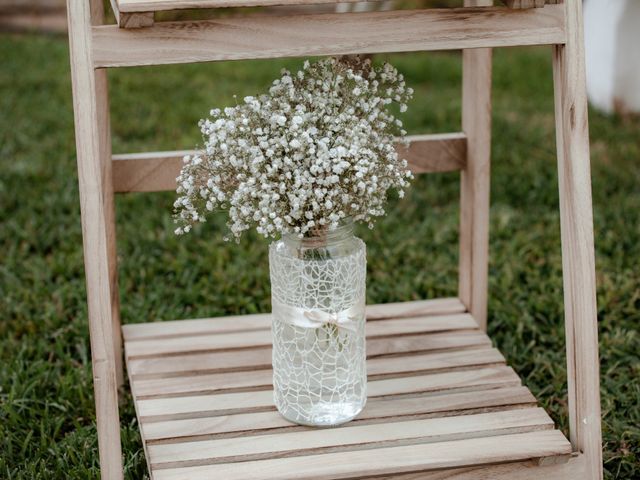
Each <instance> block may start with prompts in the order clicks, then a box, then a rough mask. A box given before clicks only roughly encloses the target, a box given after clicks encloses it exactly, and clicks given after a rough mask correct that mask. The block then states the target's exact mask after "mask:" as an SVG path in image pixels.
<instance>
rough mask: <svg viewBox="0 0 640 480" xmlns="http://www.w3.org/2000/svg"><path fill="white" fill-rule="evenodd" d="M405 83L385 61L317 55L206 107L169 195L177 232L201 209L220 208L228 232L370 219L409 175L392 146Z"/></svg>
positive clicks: (202, 215)
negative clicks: (264, 84) (239, 98)
mask: <svg viewBox="0 0 640 480" xmlns="http://www.w3.org/2000/svg"><path fill="white" fill-rule="evenodd" d="M412 93H413V91H412V90H411V89H410V88H407V87H406V85H405V83H404V79H403V77H402V75H400V74H399V73H398V72H397V71H396V70H395V69H394V68H393V67H392V66H391V65H388V64H385V65H383V66H382V67H380V68H375V69H374V68H372V67H371V65H370V62H368V61H365V62H359V63H358V62H351V61H350V63H346V62H344V63H343V62H341V61H338V60H335V59H325V60H321V61H319V62H316V63H313V64H311V63H309V62H305V63H304V67H303V70H301V71H300V72H297V73H296V74H295V75H292V74H290V73H289V72H287V71H286V70H285V71H283V72H282V75H281V78H279V79H277V80H275V81H274V82H273V83H272V85H271V87H270V88H269V90H268V93H266V94H263V95H260V96H247V97H245V98H244V103H240V104H238V105H237V106H235V107H227V108H225V109H224V110H222V111H221V110H220V109H213V110H211V117H210V118H209V119H205V120H202V121H201V122H200V123H199V125H200V128H201V131H202V134H203V137H204V146H203V151H202V152H200V153H199V154H196V155H191V156H186V157H185V158H184V165H183V168H182V171H181V172H180V175H179V176H178V178H177V185H178V187H177V189H176V192H177V194H178V198H177V199H176V201H175V203H174V209H175V218H176V222H177V223H178V224H179V225H178V228H177V229H176V230H175V233H176V234H177V235H181V234H184V233H188V232H189V231H190V229H191V227H192V225H193V224H194V223H196V222H204V221H205V220H206V213H207V212H209V211H212V210H217V209H227V210H228V212H229V221H228V225H229V230H230V232H231V236H232V237H235V238H236V239H238V238H239V237H240V236H241V235H242V233H243V232H245V231H246V230H248V229H249V228H252V227H253V228H255V229H256V231H257V232H258V233H259V234H261V235H264V236H265V237H275V236H277V235H279V234H282V233H285V232H293V233H296V234H298V235H304V234H305V233H306V232H308V231H309V230H310V229H314V228H318V227H322V228H329V229H331V228H335V227H336V226H337V225H338V222H339V221H340V220H341V219H343V218H345V217H352V218H353V219H354V220H355V221H362V222H365V223H367V224H369V225H372V224H373V222H374V221H375V218H376V217H379V216H381V215H384V214H385V211H384V205H385V202H386V197H387V190H389V189H395V190H397V191H398V196H400V197H402V196H403V195H404V189H405V188H406V187H407V186H408V182H409V180H411V179H412V178H413V177H412V175H411V172H410V171H409V170H408V167H407V162H406V161H404V160H403V159H401V158H399V157H398V154H397V152H396V150H395V148H394V143H395V141H396V135H398V136H399V137H403V136H404V135H405V134H406V132H405V131H404V130H401V128H402V123H401V122H400V120H399V119H397V118H396V117H395V116H394V115H393V114H392V113H390V112H389V111H388V110H387V107H386V106H387V105H389V104H391V103H394V102H397V103H398V104H399V109H400V111H401V112H404V111H406V109H407V105H406V102H407V101H408V100H409V99H410V97H411V94H412Z"/></svg>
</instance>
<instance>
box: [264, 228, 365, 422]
mask: <svg viewBox="0 0 640 480" xmlns="http://www.w3.org/2000/svg"><path fill="white" fill-rule="evenodd" d="M269 266H270V272H271V299H272V311H273V322H272V335H273V390H274V400H275V404H276V407H277V408H278V410H279V411H280V413H281V414H282V415H283V416H284V417H285V418H287V419H288V420H290V421H292V422H296V423H300V424H303V425H312V426H332V425H339V424H341V423H345V422H348V421H349V420H351V419H353V418H354V417H355V416H356V415H358V413H360V412H361V411H362V409H363V408H364V405H365V403H366V398H367V389H366V381H367V373H366V356H365V283H366V270H367V267H366V247H365V244H364V242H363V241H362V240H360V239H359V238H357V237H355V236H354V234H353V223H352V222H345V223H344V224H341V225H340V226H338V228H336V229H334V230H331V231H326V230H325V231H320V232H314V234H313V235H308V236H305V237H303V238H299V237H298V236H297V235H295V234H290V235H284V236H283V238H282V239H281V240H279V241H276V242H274V243H272V244H271V246H270V248H269Z"/></svg>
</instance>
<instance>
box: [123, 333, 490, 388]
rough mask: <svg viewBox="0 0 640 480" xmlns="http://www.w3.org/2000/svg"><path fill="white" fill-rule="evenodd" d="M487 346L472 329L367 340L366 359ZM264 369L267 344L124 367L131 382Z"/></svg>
mask: <svg viewBox="0 0 640 480" xmlns="http://www.w3.org/2000/svg"><path fill="white" fill-rule="evenodd" d="M490 345H491V340H490V339H489V337H487V336H486V334H484V333H483V332H478V331H476V330H462V331H453V332H442V333H430V334H429V335H424V334H419V335H403V336H400V337H388V338H384V337H383V338H369V339H368V340H367V357H368V358H375V357H381V356H383V355H396V354H399V353H415V352H426V351H434V350H435V351H444V350H451V349H453V350H459V349H464V348H477V347H481V346H485V347H488V346H490ZM265 368H271V346H270V345H268V346H264V347H258V348H254V349H248V350H247V349H243V350H232V351H224V352H204V353H202V352H200V353H194V354H189V353H186V354H182V355H175V356H171V357H156V358H138V359H130V360H129V361H128V364H127V370H128V372H129V376H130V377H131V378H133V379H142V378H167V377H171V376H182V375H189V374H196V373H197V374H202V373H215V372H231V371H234V372H238V371H243V370H255V369H265Z"/></svg>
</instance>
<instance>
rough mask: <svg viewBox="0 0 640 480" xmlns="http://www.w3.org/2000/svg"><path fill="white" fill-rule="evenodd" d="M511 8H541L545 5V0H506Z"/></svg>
mask: <svg viewBox="0 0 640 480" xmlns="http://www.w3.org/2000/svg"><path fill="white" fill-rule="evenodd" d="M504 3H505V4H506V5H507V7H509V8H541V7H544V5H545V0H504Z"/></svg>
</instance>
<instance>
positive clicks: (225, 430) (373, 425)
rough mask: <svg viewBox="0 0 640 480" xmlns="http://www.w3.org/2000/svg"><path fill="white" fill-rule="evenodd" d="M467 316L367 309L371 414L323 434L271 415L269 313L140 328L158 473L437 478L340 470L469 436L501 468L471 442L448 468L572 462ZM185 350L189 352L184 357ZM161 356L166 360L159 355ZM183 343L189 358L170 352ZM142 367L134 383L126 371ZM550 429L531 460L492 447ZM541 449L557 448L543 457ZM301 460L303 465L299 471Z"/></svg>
mask: <svg viewBox="0 0 640 480" xmlns="http://www.w3.org/2000/svg"><path fill="white" fill-rule="evenodd" d="M461 310H464V307H463V306H462V304H461V303H460V301H459V300H457V299H440V300H431V301H417V302H407V303H404V304H403V303H395V304H383V305H372V306H369V307H367V314H368V316H370V317H372V320H370V321H368V322H367V328H368V338H367V342H368V343H367V348H368V350H369V351H368V358H367V372H368V376H369V382H368V387H367V390H368V401H367V405H366V407H365V409H364V410H363V412H361V414H360V415H359V416H358V417H357V418H356V419H355V420H353V421H352V422H350V423H349V424H347V425H345V426H342V427H339V428H336V429H320V430H319V429H314V428H310V427H304V426H301V425H296V424H293V423H291V422H289V421H287V420H285V419H284V418H283V417H282V416H280V414H279V413H278V412H277V411H276V410H275V407H274V405H273V392H272V390H271V381H272V372H271V370H270V368H269V367H270V365H269V356H270V355H269V354H270V346H269V344H268V342H266V344H263V343H262V340H260V338H263V337H265V336H266V337H267V339H268V330H267V328H268V322H269V316H268V315H247V316H235V317H230V318H227V319H225V318H222V319H205V320H190V321H187V323H186V324H185V325H180V324H179V323H176V322H166V326H167V332H164V333H163V332H162V330H161V328H162V326H163V325H165V323H162V322H160V323H152V324H148V325H138V326H136V328H135V329H133V330H129V331H128V332H127V334H126V337H125V342H126V350H127V352H130V351H131V350H132V348H131V347H132V346H134V347H135V348H133V350H134V351H136V353H141V352H144V353H147V354H149V357H148V358H147V357H146V356H142V357H136V356H135V355H134V356H133V357H132V356H131V355H129V356H128V357H127V362H128V369H129V374H130V383H131V385H132V392H133V394H134V402H135V405H136V412H137V416H138V420H139V423H140V428H141V433H142V435H143V438H144V439H145V448H146V451H147V452H148V459H149V461H150V464H151V471H152V472H153V478H155V479H157V478H163V475H167V477H166V478H189V479H191V478H194V479H197V478H225V479H226V478H231V479H233V478H252V479H253V478H264V479H271V480H275V479H278V480H280V479H282V478H287V476H286V474H285V476H284V477H283V476H282V475H283V472H287V471H288V472H295V473H291V475H295V477H291V478H306V477H307V476H308V478H317V479H320V478H332V479H333V478H355V477H357V478H361V477H364V476H365V475H373V474H374V473H375V474H376V475H386V474H387V473H389V474H390V473H391V472H394V475H401V474H402V472H408V471H415V470H419V471H421V472H423V473H424V472H425V471H427V472H430V473H433V472H436V471H438V469H439V468H441V467H437V466H434V464H432V463H431V460H430V461H429V462H428V463H427V464H425V465H423V466H421V467H419V468H414V467H413V465H412V464H411V463H409V464H406V463H405V462H404V460H403V461H399V464H402V465H403V466H400V467H397V466H395V464H393V465H394V466H392V467H389V470H388V471H387V470H385V469H384V468H386V467H383V468H381V467H380V465H375V466H374V465H373V464H372V466H371V470H369V471H366V470H365V471H362V472H360V471H359V470H358V471H357V472H358V473H357V474H356V473H354V472H355V470H354V471H346V470H344V471H343V470H342V467H341V464H340V459H341V458H342V457H341V455H349V458H351V456H352V455H353V456H355V458H362V461H363V462H364V456H365V455H369V456H370V461H371V462H373V461H375V460H374V459H375V458H378V457H376V455H374V452H375V453H376V454H385V452H386V451H387V450H389V451H388V452H386V453H395V450H394V451H393V452H391V451H390V449H395V448H398V449H411V448H412V447H416V448H417V450H411V451H412V452H413V454H414V456H413V457H411V458H414V459H416V458H420V456H424V455H429V454H430V453H427V452H431V450H430V449H428V448H427V447H431V448H434V449H435V450H434V452H437V453H433V455H435V456H434V457H433V458H434V459H435V458H436V457H437V456H439V455H440V452H441V451H440V448H441V446H443V445H446V449H447V450H450V449H451V446H452V444H451V443H450V442H453V441H455V442H456V445H462V444H461V443H457V442H470V441H473V440H482V445H485V446H487V448H488V446H489V445H492V446H493V447H494V448H495V452H494V454H495V455H498V456H502V457H500V458H504V459H505V460H492V459H489V458H488V457H482V458H481V457H478V456H477V455H476V454H477V450H476V449H475V448H474V447H473V445H475V444H469V447H470V448H471V451H469V450H467V449H465V450H464V451H463V453H461V454H459V455H458V456H457V460H455V462H454V460H453V459H452V460H451V461H452V462H454V463H455V464H452V465H451V468H456V469H460V468H463V467H464V466H466V465H477V463H478V462H479V463H480V464H482V465H483V466H485V467H487V468H488V469H489V471H490V469H491V468H492V467H491V466H490V464H493V463H495V462H496V461H497V462H500V461H509V462H514V461H522V460H524V461H528V460H530V459H535V461H536V468H551V467H550V466H549V467H547V466H545V467H542V466H540V465H542V464H546V465H551V466H553V467H554V468H555V467H556V466H557V465H558V464H559V463H560V462H564V461H566V460H567V458H568V455H569V453H570V450H571V447H570V444H569V442H568V441H567V440H566V439H565V438H564V437H563V436H562V434H561V433H560V432H558V431H554V430H552V429H553V422H552V420H551V419H550V418H549V417H548V415H547V414H546V413H545V412H544V411H543V410H542V409H539V408H536V405H535V403H536V401H535V398H534V397H533V396H532V395H531V392H529V390H528V389H527V388H526V387H523V386H522V385H521V382H520V379H519V378H518V376H517V375H516V374H515V372H514V371H513V370H512V369H511V368H509V367H507V366H506V365H505V364H504V363H505V360H504V357H503V356H502V355H501V354H500V352H498V351H497V350H496V349H493V348H491V346H490V340H489V338H488V337H487V336H486V333H484V332H482V331H480V330H479V329H478V328H477V325H476V324H475V322H474V321H473V319H472V318H471V317H470V315H468V314H467V313H460V311H461ZM445 312H446V313H445ZM404 315H407V316H404ZM208 324H211V325H208ZM147 327H148V328H149V330H148V331H145V330H146V328H147ZM441 328H444V330H440V329H441ZM232 329H233V330H232ZM416 329H418V330H416ZM252 335H253V336H254V337H252ZM238 336H244V337H245V338H248V339H250V340H249V341H246V340H245V341H240V340H239V338H240V337H238ZM205 337H206V338H205ZM456 337H459V338H458V340H456V339H455V338H456ZM199 342H203V343H202V344H200V343H199ZM256 342H258V344H256ZM372 342H373V343H372ZM200 345H202V347H201V346H200ZM230 345H243V346H242V347H241V348H240V349H233V348H231V349H229V348H228V347H229V346H230ZM142 346H144V350H139V349H140V348H141V347H142ZM187 346H190V347H191V348H193V351H188V350H184V351H182V349H186V348H187ZM158 348H159V349H160V350H161V352H162V353H158V354H156V355H154V354H153V353H152V352H153V350H154V349H158ZM176 348H177V349H178V350H180V351H181V353H178V354H173V353H171V352H174V351H175V349H176ZM200 348H206V350H199V349H200ZM145 362H153V363H145ZM183 363H184V364H185V366H182V364H183ZM136 364H137V366H136V367H134V368H137V373H136V374H134V370H133V368H131V366H133V365H136ZM542 431H546V432H550V433H551V436H550V437H548V438H547V441H545V442H543V441H542V440H541V439H539V438H538V437H531V438H530V439H529V440H530V442H529V447H532V448H533V449H534V450H535V452H537V453H535V454H531V455H530V456H527V457H526V458H522V457H521V456H518V455H515V456H513V455H512V449H511V448H502V447H501V446H500V445H498V446H496V443H499V442H500V441H501V440H499V439H501V438H503V437H507V436H508V437H510V438H511V439H515V441H516V443H517V442H518V438H519V437H518V435H522V434H527V435H532V434H537V433H540V432H542ZM490 440H491V441H490ZM538 440H540V441H539V442H538ZM556 442H557V443H556ZM543 444H544V445H543ZM464 445H466V444H464ZM523 445H524V443H523ZM545 445H546V446H545ZM443 448H444V447H443ZM483 448H484V447H483ZM523 448H524V447H523ZM544 448H548V449H550V450H545V451H544V452H546V453H544V452H542V453H541V450H540V449H544ZM402 451H404V450H402ZM530 451H531V450H530ZM325 455H331V456H332V457H327V459H326V460H327V461H328V462H329V463H327V466H326V470H324V469H323V468H324V467H319V466H318V465H317V464H316V463H315V462H316V460H318V459H319V457H321V456H325ZM333 455H337V456H338V457H333ZM541 457H544V460H540V458H541ZM345 458H346V457H345ZM402 458H403V459H406V458H408V457H402ZM438 458H439V457H438ZM301 459H305V460H307V461H308V462H306V463H305V464H307V465H308V468H303V469H302V470H300V471H296V469H299V468H300V467H299V466H297V465H298V464H297V463H296V462H298V461H299V460H301ZM336 461H337V462H338V463H336ZM264 462H273V463H264ZM291 462H293V463H291ZM442 468H448V467H442ZM292 469H293V470H292ZM434 469H435V470H434ZM464 471H466V470H464ZM461 472H462V471H461ZM514 478H515V477H514Z"/></svg>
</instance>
